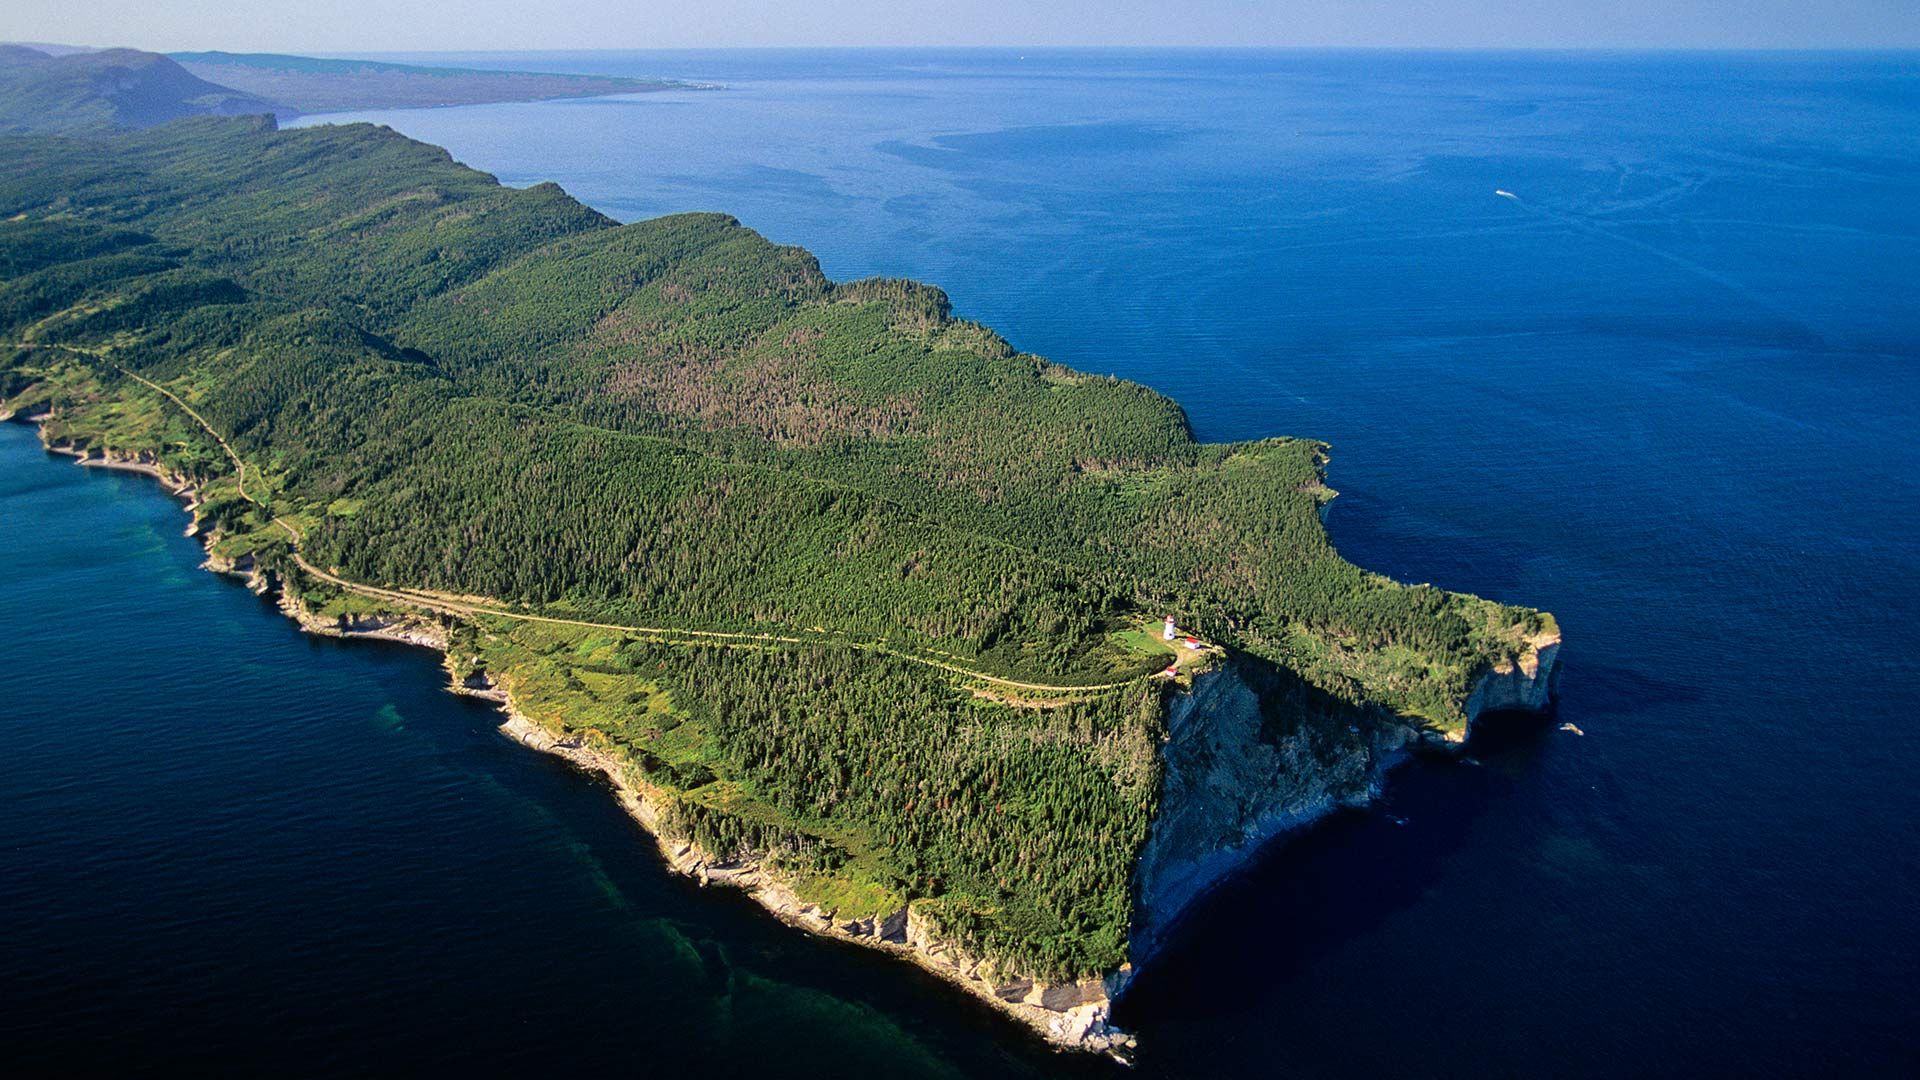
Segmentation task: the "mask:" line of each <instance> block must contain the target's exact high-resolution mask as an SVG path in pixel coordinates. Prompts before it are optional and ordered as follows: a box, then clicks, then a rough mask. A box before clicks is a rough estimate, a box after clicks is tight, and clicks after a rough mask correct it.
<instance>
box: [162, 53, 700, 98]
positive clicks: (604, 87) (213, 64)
mask: <svg viewBox="0 0 1920 1080" xmlns="http://www.w3.org/2000/svg"><path fill="white" fill-rule="evenodd" d="M171 55H172V58H173V59H174V60H176V61H178V62H179V63H180V65H181V66H182V67H184V68H185V69H186V70H187V71H189V72H192V73H193V74H195V75H197V76H199V77H201V78H203V79H207V80H209V81H212V82H216V83H219V84H220V85H222V86H231V87H233V88H234V89H236V90H243V91H245V92H247V93H249V94H257V95H259V96H260V97H263V98H266V99H269V100H271V101H277V102H280V103H281V104H283V105H285V106H287V107H289V108H292V109H297V110H299V111H300V112H307V113H317V112H345V111H348V110H354V109H413V108H425V107H431V106H436V105H479V104H484V103H487V102H496V101H542V100H546V99H549V98H569V97H601V96H604V95H607V94H633V93H640V92H643V91H647V90H663V89H667V88H669V87H673V86H676V85H679V84H676V83H670V82H663V81H660V80H655V79H623V78H611V77H603V76H595V75H549V74H536V73H532V72H519V71H478V70H473V69H468V68H439V67H421V66H417V65H413V64H388V63H381V62H378V61H372V60H321V59H315V58H313V57H307V56H282V55H278V54H274V53H226V52H196V53H173V54H171Z"/></svg>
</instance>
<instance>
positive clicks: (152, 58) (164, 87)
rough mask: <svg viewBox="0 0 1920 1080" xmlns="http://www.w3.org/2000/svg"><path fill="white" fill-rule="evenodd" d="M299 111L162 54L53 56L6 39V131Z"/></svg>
mask: <svg viewBox="0 0 1920 1080" xmlns="http://www.w3.org/2000/svg"><path fill="white" fill-rule="evenodd" d="M275 112H279V113H281V114H283V115H291V114H292V110H290V109H284V108H282V107H281V106H279V105H277V104H275V103H274V102H272V101H268V100H266V99H263V98H260V97H256V96H254V95H253V94H249V93H246V92H245V91H241V90H234V89H231V88H229V87H226V86H220V85H215V84H213V83H210V82H207V81H206V80H204V79H200V78H197V77H195V76H194V75H193V74H191V73H190V72H188V71H187V70H186V69H184V68H182V67H181V66H180V65H179V64H176V63H174V62H173V61H172V60H169V59H168V58H166V57H164V56H161V55H159V54H158V53H150V52H141V51H139V50H137V49H99V50H87V51H78V52H73V53H67V54H64V55H61V56H50V55H48V54H47V53H44V52H41V51H40V50H38V49H31V48H28V47H26V46H24V45H0V132H27V131H43V132H44V131H69V132H71V131H92V130H105V129H111V128H141V127H151V126H153V125H155V124H164V123H167V122H168V121H171V120H178V119H181V118H183V117H188V116H244V115H247V114H250V113H275Z"/></svg>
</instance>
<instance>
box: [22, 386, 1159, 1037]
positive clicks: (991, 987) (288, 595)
mask: <svg viewBox="0 0 1920 1080" xmlns="http://www.w3.org/2000/svg"><path fill="white" fill-rule="evenodd" d="M0 419H18V420H20V421H21V422H25V423H38V422H40V421H42V420H45V419H47V417H46V416H45V415H39V416H31V417H17V418H16V417H11V416H9V417H5V418H0ZM40 433H41V444H42V445H43V446H44V447H45V448H46V449H47V450H48V451H49V452H51V453H56V454H62V455H66V456H69V457H73V458H75V459H77V460H76V464H79V465H82V466H89V467H95V468H109V469H118V470H122V471H126V472H136V473H140V474H142V475H146V476H151V477H153V478H154V479H156V480H158V481H159V482H160V484H161V486H163V487H164V488H166V489H167V491H168V493H169V494H172V495H174V496H177V497H179V498H180V499H182V500H184V501H185V503H186V507H185V509H186V510H187V512H188V513H189V514H190V515H192V514H193V513H194V511H195V510H196V509H197V508H198V506H199V492H198V489H197V488H196V486H195V485H194V484H193V483H192V482H191V480H189V479H188V478H186V477H183V476H178V475H175V474H172V473H169V472H167V471H166V470H165V469H164V467H162V466H161V465H160V464H159V462H158V461H157V460H156V459H155V458H154V457H153V456H152V455H150V454H145V453H139V454H132V453H125V452H119V451H103V450H99V449H95V448H88V447H74V446H69V445H63V444H59V443H55V442H53V441H50V440H49V439H48V438H47V431H46V428H45V427H44V426H43V427H41V429H40ZM186 534H187V535H188V536H192V537H195V538H197V539H199V540H200V541H201V543H202V545H203V546H204V547H205V548H206V549H207V559H206V561H205V562H204V563H203V564H202V566H203V567H204V568H205V569H207V570H210V571H213V572H214V573H218V574H225V575H228V576H231V577H238V578H241V579H243V580H245V581H246V583H247V586H248V588H250V589H252V590H253V591H254V592H255V593H257V594H260V595H262V596H266V595H269V594H273V595H275V597H276V601H277V604H278V606H279V608H280V610H281V612H282V613H283V614H285V615H286V616H287V617H288V618H290V619H292V620H293V621H294V622H295V623H296V624H298V625H299V626H300V628H301V629H302V630H304V631H306V632H307V633H311V634H315V635H319V636H323V637H335V638H361V639H370V640H376V641H390V642H396V643H400V644H406V645H414V646H418V647H421V648H428V649H433V650H435V651H438V652H440V653H441V654H442V659H443V662H444V664H445V666H446V668H447V672H448V679H449V686H448V689H449V690H450V691H451V692H453V693H456V694H461V695H464V696H468V697H476V698H480V699H483V700H486V701H490V702H493V703H494V704H496V705H497V706H498V707H499V708H500V710H501V712H502V713H503V714H504V715H505V717H506V720H505V722H504V723H502V724H501V725H500V729H499V730H500V733H501V734H502V735H503V736H505V737H507V738H510V739H512V740H514V741H515V742H517V743H519V744H520V745H522V746H524V747H527V748H529V749H533V750H538V751H540V752H542V753H547V754H553V755H555V756H557V757H559V758H562V759H563V760H565V761H567V762H568V763H570V764H572V765H573V766H574V767H576V768H578V769H580V770H582V771H583V772H587V773H592V774H594V775H597V776H600V777H602V778H604V779H605V780H606V781H607V783H608V784H609V785H610V786H611V787H612V789H613V794H614V797H615V799H616V800H617V801H618V802H619V803H620V805H621V807H622V809H624V810H625V811H626V812H627V814H628V816H630V817H632V818H633V820H634V821H635V822H636V823H637V824H639V825H640V827H641V828H642V829H643V830H644V831H645V832H646V833H647V835H648V836H650V837H651V838H652V839H653V841H654V844H655V845H656V846H657V847H658V849H659V851H660V854H661V857H662V858H663V859H664V860H665V861H666V863H667V865H668V866H669V867H670V868H672V869H673V870H674V871H675V872H676V873H680V874H684V875H686V876H687V877H690V878H693V879H695V880H696V881H698V882H699V883H700V884H701V885H703V886H706V885H719V886H726V887H730V888H737V889H740V890H742V891H744V892H746V893H747V895H748V896H749V897H751V898H752V899H753V900H754V901H755V902H756V903H758V904H759V905H760V906H761V907H763V908H765V909H766V910H767V911H768V912H769V913H771V914H772V915H774V916H775V917H776V918H778V919H780V920H781V921H782V922H785V923H787V924H788V925H790V926H794V927H797V928H799V929H802V930H805V931H807V932H809V933H814V934H819V935H822V936H825V937H830V938H835V939H837V940H841V941H845V942H848V943H851V944H855V945H860V946H863V947H867V948H873V949H879V950H881V951H883V952H886V953H888V954H889V955H892V956H895V957H898V958H900V959H905V960H909V961H911V962H913V963H914V964H916V965H918V966H919V967H920V968H921V969H922V970H924V971H927V972H930V973H931V974H933V975H936V976H938V977H940V978H941V979H943V980H945V981H947V982H948V983H950V984H952V985H953V986H956V987H958V988H960V989H961V990H964V991H966V992H967V993H969V994H971V995H972V996H974V997H975V998H977V999H979V1000H981V1001H983V1002H986V1003H987V1004H988V1005H990V1006H992V1007H993V1008H995V1009H996V1010H998V1011H999V1012H1001V1013H1002V1014H1004V1015H1007V1016H1010V1017H1012V1018H1013V1019H1015V1020H1018V1021H1020V1022H1021V1023H1022V1024H1025V1025H1026V1026H1027V1027H1029V1028H1031V1029H1033V1030H1034V1031H1035V1032H1036V1033H1038V1034H1039V1035H1040V1036H1041V1037H1042V1038H1044V1039H1046V1040H1047V1041H1048V1042H1049V1043H1051V1044H1053V1045H1054V1046H1057V1047H1060V1048H1062V1049H1076V1050H1089V1051H1094V1052H1098V1053H1105V1054H1109V1055H1111V1056H1113V1057H1114V1058H1115V1059H1116V1060H1119V1061H1123V1062H1125V1061H1127V1060H1128V1059H1129V1057H1130V1055H1131V1052H1132V1050H1133V1048H1134V1040H1133V1036H1131V1035H1129V1034H1127V1033H1126V1032H1123V1031H1120V1030H1119V1029H1117V1028H1114V1027H1112V1026H1110V1025H1109V1023H1108V1015H1109V1011H1110V1008H1111V1000H1112V997H1113V996H1114V995H1115V994H1117V993H1118V992H1119V989H1120V987H1121V986H1123V985H1124V984H1125V982H1126V979H1127V977H1128V976H1129V975H1130V974H1131V967H1127V968H1123V969H1122V970H1121V971H1119V972H1116V973H1114V974H1112V975H1109V976H1107V977H1106V978H1104V979H1086V980H1082V981H1080V982H1074V983H1044V982H1035V981H1034V980H1032V979H1028V978H1025V977H1021V976H1005V977H1003V976H1001V975H1000V973H998V972H996V971H995V970H994V968H993V965H992V964H991V963H988V962H983V961H981V960H979V959H977V958H974V957H972V956H969V955H968V954H967V953H966V952H965V951H964V950H962V949H960V948H959V947H958V946H957V945H955V944H953V943H952V942H949V941H944V940H942V939H941V938H940V936H939V934H938V932H937V928H935V927H934V926H933V925H932V924H931V922H930V920H928V919H927V918H925V917H924V916H922V915H920V914H918V913H917V912H916V911H915V910H914V906H913V905H912V904H909V905H907V906H906V907H903V908H901V909H900V910H899V911H896V912H892V913H889V914H886V915H883V916H880V917H877V918H869V919H861V920H849V921H844V922H836V921H835V919H834V917H833V913H832V912H828V911H824V910H822V909H821V908H819V907H818V906H817V905H814V904H810V903H808V902H806V901H804V900H802V899H801V898H800V897H799V896H798V895H796V894H795V893H794V891H793V889H792V887H791V886H790V885H789V883H788V882H787V881H785V880H784V879H783V878H782V877H781V875H779V874H778V873H776V872H774V871H772V870H770V869H768V868H767V867H764V866H762V865H760V864H758V863H755V862H753V861H750V860H723V859H718V858H715V857H714V856H712V855H711V854H709V853H707V852H705V851H702V850H701V849H699V848H698V847H696V846H694V845H692V844H690V843H685V842H676V841H672V840H669V839H667V838H666V837H665V836H663V835H662V832H661V830H660V811H659V798H660V796H659V793H658V792H657V791H654V789H652V788H651V787H650V786H649V785H648V784H647V783H646V782H645V781H644V780H642V779H640V778H639V777H637V776H635V775H633V773H632V771H631V770H630V769H628V768H627V767H626V765H625V763H623V762H622V761H621V760H620V759H619V758H617V757H615V756H614V755H612V754H609V753H607V752H605V751H603V750H600V749H598V748H596V747H592V746H589V745H587V744H585V743H584V742H582V741H574V740H563V739H560V738H558V737H556V736H555V735H554V734H553V732H552V731H551V730H549V729H548V728H547V727H546V726H544V725H542V724H540V723H539V722H538V721H536V720H534V719H533V718H531V717H529V716H528V715H527V714H526V713H525V712H523V711H522V710H521V709H520V708H519V707H518V706H517V705H516V704H515V702H514V701H513V697H512V694H511V692H510V691H509V690H508V689H507V688H504V687H500V686H497V685H495V684H494V683H493V682H492V681H491V680H484V681H479V682H473V681H470V680H462V679H461V678H459V677H458V675H457V673H456V672H455V671H454V661H453V658H452V657H451V655H450V654H449V645H450V642H449V638H448V635H447V633H446V630H445V628H444V627H442V626H441V625H440V624H439V623H438V622H436V621H434V620H432V619H427V618H423V617H420V616H416V615H401V616H398V617H384V616H374V617H366V616H362V617H357V618H349V617H347V616H341V617H339V618H337V619H326V618H323V617H321V616H318V615H315V614H314V613H313V612H311V611H309V610H308V609H307V608H306V606H305V605H303V604H302V603H301V602H300V600H299V598H298V597H297V596H296V595H294V594H293V593H292V592H291V591H289V590H287V589H285V588H282V587H281V586H280V583H278V582H276V581H275V580H274V577H273V575H272V574H270V573H268V572H266V571H264V570H263V569H262V568H261V567H259V566H257V565H255V563H254V561H253V559H252V558H251V557H250V556H243V557H241V558H239V559H226V558H223V557H221V556H219V555H216V554H215V553H214V552H213V545H214V543H215V542H216V541H217V540H218V537H217V536H216V535H214V534H212V533H208V532H203V531H202V530H201V529H200V528H199V523H198V521H197V520H195V521H194V522H192V523H191V524H189V525H188V527H187V531H186ZM483 679H484V677H483Z"/></svg>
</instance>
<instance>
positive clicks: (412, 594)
mask: <svg viewBox="0 0 1920 1080" xmlns="http://www.w3.org/2000/svg"><path fill="white" fill-rule="evenodd" d="M14 344H15V345H17V346H18V347H21V348H34V349H59V350H62V351H65V352H70V353H75V354H77V355H80V356H86V357H91V358H92V359H95V360H98V361H100V362H102V363H105V364H108V365H111V366H112V367H113V368H114V370H116V371H118V372H120V374H122V375H125V376H126V377H127V378H129V379H132V380H133V381H134V382H137V383H139V384H140V385H141V386H144V387H146V388H147V389H149V390H152V391H153V392H154V393H157V394H159V395H161V396H162V397H164V398H166V399H167V400H168V401H171V402H173V403H174V404H175V405H176V406H178V407H179V408H180V411H181V412H184V413H186V414H187V415H188V416H189V417H191V418H192V419H193V422H194V423H196V424H198V425H200V427H201V429H202V430H204V431H205V432H206V433H207V435H208V436H209V437H210V438H212V439H213V441H214V442H216V443H218V444H219V446H220V449H221V451H222V452H223V453H225V454H226V455H227V458H228V460H230V461H232V462H233V470H234V480H235V483H236V484H237V485H238V487H239V489H240V497H241V498H243V499H245V500H246V501H248V502H250V503H252V504H253V505H255V506H257V507H259V508H260V509H262V510H264V511H266V512H267V513H268V514H269V515H271V519H272V521H273V523H274V524H275V525H278V526H279V527H280V528H281V529H283V530H285V531H286V534H287V538H288V542H289V545H290V548H291V552H290V553H291V555H292V556H293V562H294V565H296V566H298V567H299V568H300V570H301V571H302V572H303V573H306V574H310V575H312V576H313V577H315V578H317V579H319V580H320V581H324V582H326V583H327V584H329V585H332V586H334V587H335V588H338V589H344V590H346V591H347V592H351V593H355V594H358V595H360V596H366V597H371V598H373V599H376V600H385V601H387V602H389V603H395V604H404V605H407V606H409V607H415V608H421V609H423V610H426V611H432V612H435V613H436V614H443V615H453V616H457V617H461V618H472V617H474V616H490V617H493V618H500V619H519V620H522V621H525V622H538V623H549V624H552V625H555V626H577V627H581V628H584V629H588V630H611V631H614V632H616V633H621V634H628V635H631V636H634V637H639V638H646V639H651V640H655V641H670V642H679V643H691V642H699V641H734V642H742V643H745V644H750V645H753V644H757V645H776V644H779V645H805V644H839V645H844V646H849V647H851V648H855V649H860V650H863V651H866V652H872V653H878V654H881V655H884V656H892V657H897V658H899V659H901V660H906V661H909V662H911V663H915V664H921V665H923V666H926V667H930V668H936V669H938V670H940V671H944V672H947V673H949V674H952V675H957V676H960V677H961V678H964V679H973V680H977V681H979V682H983V683H989V684H991V685H994V686H1000V687H1008V688H1011V689H1015V690H1028V691H1033V692H1035V693H1042V694H1091V693H1099V692H1101V691H1105V690H1117V689H1119V688H1120V687H1123V686H1126V685H1127V684H1128V683H1131V682H1134V681H1135V680H1134V679H1120V680H1118V681H1115V682H1106V683H1090V684H1085V685H1079V686H1057V685H1052V684H1049V683H1032V682H1021V681H1020V680H1018V679H1008V678H1005V677H1002V676H999V675H989V674H987V673H986V672H983V671H975V670H973V669H971V668H967V667H962V666H961V665H959V664H951V663H948V662H946V661H944V660H935V659H933V658H932V657H928V656H921V655H919V654H917V653H912V652H907V651H905V650H902V649H896V648H894V647H892V646H890V645H885V644H882V643H880V642H872V641H867V642H850V641H844V640H840V639H835V638H831V637H827V636H812V637H798V636H794V635H789V634H754V633H746V632H735V631H725V630H689V629H684V628H680V627H671V626H627V625H623V624H620V623H602V622H592V621H590V620H586V619H566V618H561V617H559V616H554V615H535V614H531V613H529V612H524V611H514V610H512V609H510V608H507V607H503V606H494V605H492V604H483V603H465V602H462V601H457V600H449V599H447V598H445V597H441V596H435V595H431V594H427V593H422V592H417V591H415V590H412V589H399V588H382V587H380V586H377V585H366V584H362V583H360V582H357V581H349V580H347V579H346V578H343V577H341V576H339V575H338V574H334V573H331V572H329V571H326V570H322V569H321V568H319V567H317V566H315V565H313V564H312V563H310V562H308V561H307V560H306V558H305V556H303V555H301V554H300V541H301V539H302V537H301V535H300V530H299V529H298V528H296V527H295V526H294V524H293V523H292V522H290V521H288V520H287V519H286V518H283V517H281V516H280V515H278V514H274V513H273V508H272V507H270V506H268V505H267V503H266V502H264V501H262V500H261V499H259V498H257V497H255V496H254V495H253V494H252V493H250V492H248V491H247V463H246V461H245V459H243V458H242V457H241V456H240V454H239V452H238V451H236V450H234V448H233V445H232V444H231V443H229V442H227V440H226V437H225V436H223V435H221V434H220V432H219V431H218V430H217V429H215V428H214V426H213V425H212V424H210V423H208V422H207V418H206V417H204V416H201V415H200V413H199V412H198V411H197V410H196V409H194V407H193V406H191V405H189V404H187V403H186V402H185V401H184V400H182V399H181V398H180V395H178V394H176V393H174V392H173V391H171V390H169V389H167V388H166V387H164V386H162V385H160V384H159V383H157V382H154V381H153V380H152V379H149V378H146V377H144V376H141V375H136V374H134V373H133V372H131V371H129V370H127V369H126V368H125V367H123V366H121V365H120V364H116V363H114V362H113V361H112V360H110V359H108V358H107V356H106V350H105V349H97V350H95V349H84V348H80V347H77V346H73V345H57V344H50V343H43V342H33V341H22V342H15V343H14Z"/></svg>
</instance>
